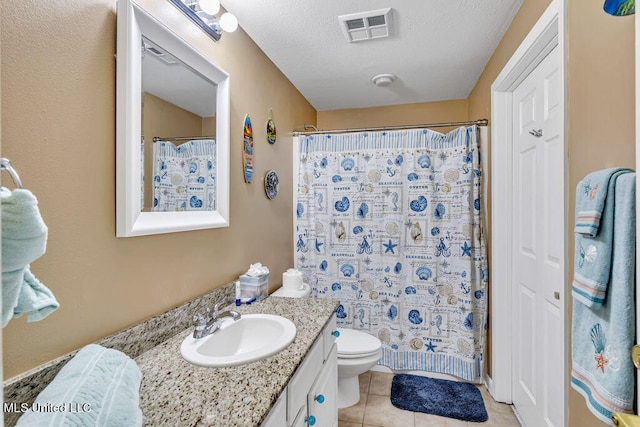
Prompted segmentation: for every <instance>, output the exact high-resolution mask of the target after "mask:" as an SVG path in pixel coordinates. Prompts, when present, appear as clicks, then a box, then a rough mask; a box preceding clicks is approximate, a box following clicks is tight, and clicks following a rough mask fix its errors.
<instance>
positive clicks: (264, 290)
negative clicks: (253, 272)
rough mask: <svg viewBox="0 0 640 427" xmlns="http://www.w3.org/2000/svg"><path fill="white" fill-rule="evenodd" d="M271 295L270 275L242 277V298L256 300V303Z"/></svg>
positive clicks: (244, 275)
mask: <svg viewBox="0 0 640 427" xmlns="http://www.w3.org/2000/svg"><path fill="white" fill-rule="evenodd" d="M268 295H269V273H267V274H263V275H261V276H256V277H253V276H247V275H246V274H243V275H242V276H240V298H254V297H255V299H256V301H260V300H262V299H265V298H266V297H267V296H268Z"/></svg>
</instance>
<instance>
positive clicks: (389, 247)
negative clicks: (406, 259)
mask: <svg viewBox="0 0 640 427" xmlns="http://www.w3.org/2000/svg"><path fill="white" fill-rule="evenodd" d="M382 246H384V247H385V250H384V253H385V254H386V253H387V252H391V253H392V254H395V251H394V249H395V247H396V246H398V245H397V244H395V243H393V242H392V241H391V239H389V243H383V244H382Z"/></svg>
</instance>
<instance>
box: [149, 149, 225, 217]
mask: <svg viewBox="0 0 640 427" xmlns="http://www.w3.org/2000/svg"><path fill="white" fill-rule="evenodd" d="M215 157H216V142H215V140H213V139H203V140H194V141H189V142H187V143H184V144H181V145H178V146H176V145H174V144H173V143H171V142H169V141H157V142H155V143H154V144H153V211H155V212H173V211H213V210H216V170H215V165H216V158H215Z"/></svg>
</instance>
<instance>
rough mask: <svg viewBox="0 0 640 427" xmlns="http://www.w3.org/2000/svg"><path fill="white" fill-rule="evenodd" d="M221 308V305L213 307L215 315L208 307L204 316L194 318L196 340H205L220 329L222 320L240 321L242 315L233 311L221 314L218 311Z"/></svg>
mask: <svg viewBox="0 0 640 427" xmlns="http://www.w3.org/2000/svg"><path fill="white" fill-rule="evenodd" d="M219 306H220V303H218V304H216V305H215V306H214V307H213V313H211V309H210V308H208V307H207V309H206V312H205V315H204V316H203V315H202V314H200V313H198V314H196V315H195V316H193V326H195V329H194V330H193V337H194V338H196V339H198V338H204V337H206V336H207V335H211V334H212V333H214V332H215V331H217V330H218V329H220V324H221V323H222V319H224V318H225V317H231V318H232V319H233V320H234V321H236V320H239V319H240V317H242V316H241V315H240V313H238V312H237V311H233V310H229V311H223V312H222V313H220V310H218V307H219Z"/></svg>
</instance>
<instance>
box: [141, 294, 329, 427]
mask: <svg viewBox="0 0 640 427" xmlns="http://www.w3.org/2000/svg"><path fill="white" fill-rule="evenodd" d="M337 306H338V302H337V301H333V300H319V299H307V298H299V299H296V298H283V297H272V296H270V297H268V298H266V299H265V300H263V301H260V302H257V303H253V304H251V305H242V306H240V307H235V305H234V306H228V307H226V308H225V310H228V309H233V310H237V311H239V312H241V313H243V314H249V313H269V314H277V315H280V316H283V317H286V318H288V319H290V320H291V321H292V322H293V323H294V324H295V325H296V337H295V339H294V340H293V342H292V343H291V344H290V345H289V346H288V347H287V348H285V349H284V350H282V351H281V352H280V353H277V354H275V355H273V356H271V357H269V358H267V359H263V360H260V361H257V362H253V363H249V364H246V365H242V366H233V367H226V368H205V367H200V366H196V365H192V364H191V363H189V362H187V361H186V360H184V359H183V358H182V356H181V355H180V344H182V341H183V340H184V338H185V337H186V336H187V335H189V334H191V333H192V332H193V328H189V329H187V330H184V331H182V332H180V333H178V334H176V335H175V336H174V337H172V338H170V339H168V340H167V341H165V342H163V343H161V344H159V345H157V346H156V347H154V348H152V349H150V350H149V351H147V352H145V353H143V354H141V355H140V356H138V357H137V358H135V361H136V363H137V364H138V366H139V367H140V370H141V371H142V384H141V386H140V408H141V409H142V414H143V416H144V425H147V426H159V425H174V426H177V425H190V426H195V425H202V426H225V427H232V426H243V427H245V426H259V425H260V424H261V423H262V422H263V421H264V419H265V418H266V416H267V414H268V413H269V410H270V409H271V406H272V405H273V404H274V403H275V402H276V400H277V399H278V396H279V395H280V394H281V393H282V391H283V390H284V388H285V387H286V386H287V383H288V382H289V380H290V379H291V377H292V376H293V374H294V372H295V371H296V369H297V368H298V366H299V365H300V363H301V362H302V360H303V359H304V357H305V356H306V354H307V352H308V351H309V349H310V348H311V345H312V344H313V342H314V341H315V340H316V338H317V337H318V336H319V335H320V332H321V331H322V329H323V328H324V326H325V324H326V323H327V321H328V320H329V319H330V317H331V316H332V315H333V313H334V312H335V309H336V308H337ZM194 314H195V313H194Z"/></svg>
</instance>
